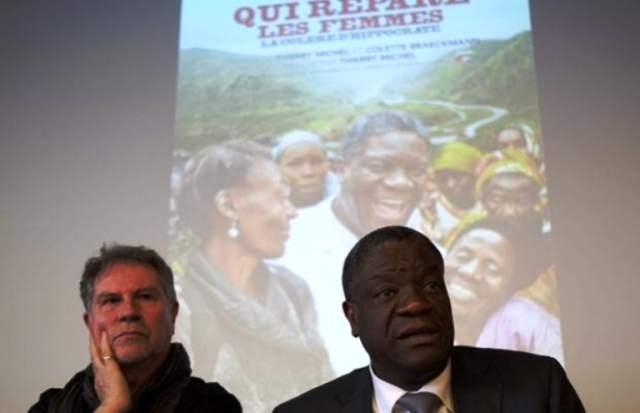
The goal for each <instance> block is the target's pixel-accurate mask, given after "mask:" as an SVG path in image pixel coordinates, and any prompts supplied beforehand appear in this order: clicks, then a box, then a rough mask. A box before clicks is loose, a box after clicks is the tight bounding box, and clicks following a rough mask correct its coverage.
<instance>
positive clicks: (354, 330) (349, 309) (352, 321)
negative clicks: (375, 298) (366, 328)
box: [342, 301, 360, 337]
mask: <svg viewBox="0 0 640 413" xmlns="http://www.w3.org/2000/svg"><path fill="white" fill-rule="evenodd" d="M342 311H343V312H344V316H345V317H347V320H348V321H349V325H350V326H351V335H352V336H354V337H358V336H359V335H360V329H359V328H358V307H357V306H356V305H355V304H354V303H352V302H350V301H345V302H343V303H342Z"/></svg>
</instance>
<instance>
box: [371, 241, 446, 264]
mask: <svg viewBox="0 0 640 413" xmlns="http://www.w3.org/2000/svg"><path fill="white" fill-rule="evenodd" d="M434 249H435V247H432V246H430V245H429V244H428V243H427V242H422V241H420V240H416V239H405V240H389V241H385V242H383V243H381V244H379V245H376V246H374V247H373V248H371V250H370V251H369V253H368V254H367V255H366V256H365V259H364V260H363V264H364V266H365V267H366V266H373V265H375V266H379V267H383V268H389V269H391V268H395V267H398V266H400V265H405V264H406V263H407V261H408V260H409V261H410V262H412V263H415V264H416V265H419V266H421V267H436V268H438V267H442V260H441V259H440V255H439V253H438V252H437V251H435V250H434Z"/></svg>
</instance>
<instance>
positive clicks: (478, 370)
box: [451, 347, 502, 413]
mask: <svg viewBox="0 0 640 413" xmlns="http://www.w3.org/2000/svg"><path fill="white" fill-rule="evenodd" d="M451 391H452V393H453V410H454V413H500V412H502V381H501V379H500V378H499V377H498V376H497V372H496V369H495V368H493V369H492V365H491V360H488V359H480V358H478V357H476V356H475V355H474V354H473V353H471V352H469V351H468V349H465V348H464V347H455V348H454V349H453V353H452V359H451Z"/></svg>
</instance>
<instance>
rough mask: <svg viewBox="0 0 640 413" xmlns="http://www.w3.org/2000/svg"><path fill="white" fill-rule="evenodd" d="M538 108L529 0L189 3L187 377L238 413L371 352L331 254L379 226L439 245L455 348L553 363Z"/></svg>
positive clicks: (336, 256) (182, 87) (179, 251)
mask: <svg viewBox="0 0 640 413" xmlns="http://www.w3.org/2000/svg"><path fill="white" fill-rule="evenodd" d="M538 106H539V105H538V96H537V90H536V81H535V65H534V54H533V45H532V35H531V23H530V16H529V4H528V1H527V0H511V1H508V2H505V1H501V0H482V1H480V0H400V1H396V0H305V1H303V0H301V1H290V2H275V1H268V0H246V1H242V2H236V1H225V2H222V1H214V0H185V1H184V2H183V6H182V23H181V33H180V52H179V74H178V90H177V108H176V141H175V151H174V155H173V157H174V162H173V170H172V175H171V194H172V196H171V206H170V209H171V218H170V223H169V233H170V238H171V246H170V251H171V256H172V257H171V259H172V266H173V268H174V271H175V274H176V285H177V289H178V294H179V297H180V302H181V308H180V316H179V318H178V324H177V331H176V339H177V340H178V341H180V342H182V343H183V344H184V345H185V347H186V348H187V350H188V352H189V354H190V356H191V359H192V364H193V369H194V373H195V374H196V375H198V376H200V377H202V378H204V379H205V380H208V381H210V380H213V381H219V382H221V383H223V385H224V386H225V387H226V388H227V389H229V390H230V391H231V392H233V393H235V394H236V395H237V396H238V397H239V399H240V400H242V403H243V406H244V408H245V411H247V412H250V413H251V412H270V411H271V410H272V409H273V407H274V406H275V405H277V404H279V403H280V402H282V401H284V400H287V399H289V398H292V397H294V396H296V395H299V394H300V393H302V392H304V391H306V390H308V389H310V388H313V387H315V386H317V385H319V384H321V383H324V382H326V381H328V380H331V379H333V378H335V377H337V376H340V375H342V374H345V373H348V372H350V371H351V370H353V369H355V368H359V367H363V366H367V365H368V363H369V360H368V357H367V354H366V352H365V351H364V350H363V348H362V346H361V344H360V342H359V340H358V338H354V337H353V335H352V330H351V327H350V324H349V322H348V320H347V318H346V317H345V315H344V313H343V308H342V302H343V301H344V300H345V291H344V289H343V287H344V286H343V279H342V265H343V262H344V259H345V257H346V255H347V253H348V252H349V250H350V249H351V248H352V247H353V246H354V245H355V243H356V242H357V240H358V239H360V238H361V237H362V236H364V235H365V234H367V233H368V232H370V231H372V230H374V229H376V228H380V227H383V226H389V225H403V226H408V227H411V228H414V229H416V230H418V231H420V232H422V233H423V234H425V235H426V236H427V237H429V239H431V240H432V241H433V242H434V244H435V245H436V247H437V248H438V250H439V251H440V252H441V254H442V255H443V257H444V268H445V283H446V288H447V290H448V293H449V295H450V298H451V305H452V311H453V315H454V321H455V328H456V336H455V337H456V338H455V344H457V345H471V346H479V347H495V348H505V349H514V350H523V351H529V352H533V353H538V354H545V355H550V356H553V357H555V358H557V359H558V360H560V361H561V362H563V354H562V343H561V331H560V313H559V308H558V300H557V291H556V272H555V266H554V258H553V255H552V252H551V251H552V242H553V241H552V225H551V217H550V213H549V211H550V202H549V199H548V196H547V181H546V178H545V165H544V157H543V145H542V142H543V139H542V129H541V125H540V116H539V107H538ZM365 276H366V275H365ZM560 276H561V274H560ZM346 284H347V285H346V288H347V294H348V295H349V294H350V292H349V291H351V290H349V289H350V288H352V287H351V284H349V281H347V283H346ZM426 307H428V306H425V309H424V314H417V315H415V316H425V317H428V308H426Z"/></svg>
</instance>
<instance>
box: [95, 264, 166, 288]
mask: <svg viewBox="0 0 640 413" xmlns="http://www.w3.org/2000/svg"><path fill="white" fill-rule="evenodd" d="M159 284H160V280H159V277H158V274H157V273H156V271H155V270H154V269H152V268H151V267H149V266H147V265H145V264H142V263H137V262H116V263H113V264H111V265H109V266H108V267H107V268H105V269H104V271H102V272H101V273H100V275H98V277H96V280H95V282H94V291H95V292H98V291H102V290H137V289H141V288H150V287H151V288H153V287H159Z"/></svg>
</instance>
